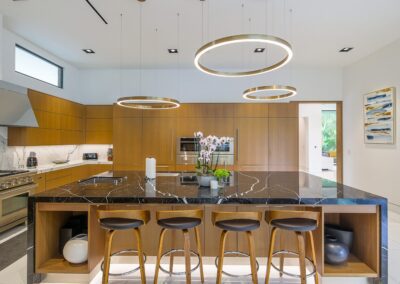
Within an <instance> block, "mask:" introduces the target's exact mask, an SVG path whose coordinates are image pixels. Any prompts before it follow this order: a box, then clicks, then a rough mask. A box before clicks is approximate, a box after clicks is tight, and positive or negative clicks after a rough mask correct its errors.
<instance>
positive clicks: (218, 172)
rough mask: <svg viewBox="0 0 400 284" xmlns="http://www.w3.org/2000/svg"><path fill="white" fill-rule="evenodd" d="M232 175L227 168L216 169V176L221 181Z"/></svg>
mask: <svg viewBox="0 0 400 284" xmlns="http://www.w3.org/2000/svg"><path fill="white" fill-rule="evenodd" d="M230 175H231V174H230V172H229V171H228V170H226V169H216V170H215V171H214V176H215V177H216V178H217V179H218V181H221V180H222V179H224V178H228V177H229V176H230Z"/></svg>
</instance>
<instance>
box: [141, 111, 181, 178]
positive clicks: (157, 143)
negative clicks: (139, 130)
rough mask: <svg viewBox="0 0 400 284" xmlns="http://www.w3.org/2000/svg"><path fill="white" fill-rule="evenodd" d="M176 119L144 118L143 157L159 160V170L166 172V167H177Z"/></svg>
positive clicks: (143, 158)
mask: <svg viewBox="0 0 400 284" xmlns="http://www.w3.org/2000/svg"><path fill="white" fill-rule="evenodd" d="M175 125H176V118H173V117H144V118H143V137H142V139H143V140H142V145H143V148H142V149H143V150H142V152H143V156H142V160H145V158H146V157H154V158H156V160H157V166H158V167H159V168H158V169H157V170H160V171H162V170H166V169H167V168H166V166H167V167H168V166H175V153H176V150H175V145H176V141H175V140H176V134H175Z"/></svg>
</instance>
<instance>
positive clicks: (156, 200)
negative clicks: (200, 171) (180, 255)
mask: <svg viewBox="0 0 400 284" xmlns="http://www.w3.org/2000/svg"><path fill="white" fill-rule="evenodd" d="M190 180H191V179H190V177H189V178H186V179H184V180H182V175H181V174H179V173H160V174H159V175H158V176H157V178H156V179H155V180H152V181H146V180H145V178H144V173H143V172H107V173H104V174H102V175H101V176H100V177H97V178H93V179H90V180H87V181H84V182H81V183H72V184H69V185H66V186H62V187H59V188H56V189H53V190H51V191H48V192H43V193H40V194H37V195H34V196H32V197H30V199H29V218H28V219H29V220H28V223H29V229H28V239H29V240H28V242H29V244H28V272H29V273H28V283H32V282H38V281H40V279H41V276H42V275H45V274H48V273H74V274H87V275H88V277H90V276H89V275H90V272H91V271H93V270H94V269H96V268H97V269H98V266H99V263H100V262H101V260H102V256H103V250H104V231H103V230H102V229H101V228H100V226H99V224H98V222H97V219H96V210H97V209H98V208H110V209H116V208H118V209H126V208H132V209H135V208H141V209H148V210H150V212H151V219H152V220H151V222H150V223H149V224H147V225H145V226H143V229H142V235H143V240H144V243H143V248H144V251H145V253H146V254H147V255H155V254H156V252H155V250H156V247H157V242H158V234H159V231H160V228H159V227H158V225H157V223H156V222H155V212H156V211H157V210H172V209H177V208H202V209H204V211H205V217H204V221H203V223H202V225H201V234H202V242H203V250H204V251H203V254H204V255H206V256H215V255H217V249H218V240H219V233H220V232H219V231H218V229H216V228H215V227H214V226H213V225H212V223H211V212H212V211H214V210H225V211H262V212H265V211H268V210H271V209H277V208H281V209H289V210H290V209H296V210H312V211H318V212H320V213H321V224H334V225H338V226H341V227H343V228H347V229H351V230H353V232H354V241H353V246H352V248H351V254H350V257H349V260H348V262H347V263H346V264H345V265H340V266H334V265H328V264H325V263H324V237H323V236H324V226H322V225H320V226H319V228H318V229H317V230H316V232H315V239H316V250H317V262H318V271H319V273H320V274H321V275H322V276H326V277H329V276H332V277H342V276H343V277H368V278H373V279H376V281H378V282H379V283H387V200H386V199H385V198H383V197H380V196H376V195H373V194H370V193H367V192H363V191H361V190H357V189H354V188H351V187H348V186H345V185H342V184H339V183H335V182H332V181H328V180H325V179H322V178H319V177H316V176H313V175H310V174H307V173H303V172H234V173H233V176H232V177H231V178H230V180H229V183H228V184H226V186H225V187H224V188H222V189H220V190H210V189H209V188H199V187H198V186H197V185H196V184H191V183H190ZM73 215H84V216H87V231H88V240H89V258H88V261H87V262H86V263H83V264H79V265H72V264H69V263H68V262H67V261H66V260H64V259H63V257H62V256H61V255H60V252H59V231H60V228H61V227H62V226H63V225H64V224H65V222H66V221H67V220H68V218H70V217H71V216H73ZM85 218H86V217H85ZM205 232H207V233H205ZM118 234H119V235H117V236H116V238H118V240H116V241H115V244H116V245H115V246H114V247H113V251H118V250H121V249H126V248H132V243H133V241H132V234H129V232H121V234H120V232H119V233H118ZM175 234H176V235H175ZM167 237H168V241H167V243H168V244H169V245H167V246H166V249H168V248H171V247H174V245H175V244H176V245H179V244H181V243H182V242H181V239H180V238H181V236H180V234H178V233H174V232H172V233H171V235H169V236H167ZM241 238H242V236H240V235H236V234H232V237H230V238H229V241H228V242H227V250H239V251H246V250H247V246H246V243H245V242H244V241H243V240H242V239H241ZM291 238H292V236H291V235H288V236H286V237H285V240H286V241H285V246H286V248H287V249H289V250H293V251H296V247H295V246H293V244H295V242H294V241H291ZM268 239H269V228H268V225H267V224H266V223H265V222H262V226H261V227H260V229H259V230H257V231H256V232H255V240H256V251H257V256H258V257H265V256H266V255H267V252H268V249H267V246H268ZM308 250H309V249H307V251H308ZM307 253H309V252H307Z"/></svg>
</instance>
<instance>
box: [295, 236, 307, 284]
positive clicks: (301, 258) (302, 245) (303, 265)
mask: <svg viewBox="0 0 400 284" xmlns="http://www.w3.org/2000/svg"><path fill="white" fill-rule="evenodd" d="M296 235H297V246H298V248H299V262H300V276H301V284H306V251H305V243H304V236H303V234H302V233H301V232H296Z"/></svg>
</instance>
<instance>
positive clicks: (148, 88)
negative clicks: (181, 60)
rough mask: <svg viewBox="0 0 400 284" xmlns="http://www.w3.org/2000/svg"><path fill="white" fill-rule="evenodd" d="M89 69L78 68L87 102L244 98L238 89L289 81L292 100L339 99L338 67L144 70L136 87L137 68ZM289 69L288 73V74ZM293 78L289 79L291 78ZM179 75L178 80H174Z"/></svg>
mask: <svg viewBox="0 0 400 284" xmlns="http://www.w3.org/2000/svg"><path fill="white" fill-rule="evenodd" d="M121 73H122V94H121V93H120V75H119V74H120V71H119V70H116V69H113V70H111V69H103V70H98V69H96V70H95V69H93V70H82V71H81V72H80V80H81V81H80V87H81V93H82V100H83V102H84V103H87V104H93V103H97V104H111V103H113V102H115V101H116V100H117V98H118V97H120V96H135V95H146V96H163V97H171V98H175V99H178V100H179V101H181V102H244V100H243V99H242V92H243V91H244V90H245V89H247V88H249V87H255V86H258V85H265V84H272V83H276V84H289V85H293V86H295V87H296V88H297V90H298V93H299V95H298V96H297V97H295V98H294V99H295V100H341V99H342V70H341V68H322V67H296V68H293V71H292V72H289V71H288V70H287V69H285V70H277V71H276V72H273V73H271V74H265V75H259V76H255V77H251V78H221V77H215V76H210V75H206V74H203V73H201V72H200V71H198V70H196V69H184V70H180V71H177V70H176V69H175V70H174V69H161V70H144V71H143V72H142V76H143V77H142V78H143V79H142V89H141V90H142V91H139V90H140V88H139V72H138V70H123V71H122V72H121ZM290 73H292V74H290ZM291 78H293V79H291ZM178 79H179V81H180V82H179V83H178Z"/></svg>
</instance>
